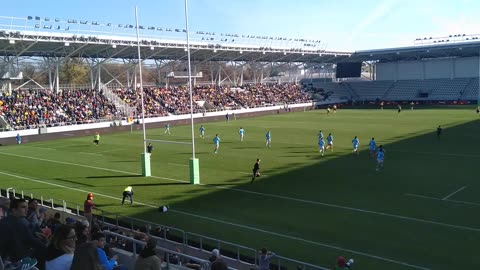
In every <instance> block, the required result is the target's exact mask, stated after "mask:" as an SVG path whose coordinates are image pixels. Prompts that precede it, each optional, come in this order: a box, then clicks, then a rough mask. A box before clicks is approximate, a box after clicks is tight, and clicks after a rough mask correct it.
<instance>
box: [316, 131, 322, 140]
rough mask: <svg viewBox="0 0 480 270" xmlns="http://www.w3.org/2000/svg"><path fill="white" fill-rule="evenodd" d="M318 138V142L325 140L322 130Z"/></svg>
mask: <svg viewBox="0 0 480 270" xmlns="http://www.w3.org/2000/svg"><path fill="white" fill-rule="evenodd" d="M317 136H318V140H321V139H323V132H322V131H321V130H320V131H319V132H318V135H317Z"/></svg>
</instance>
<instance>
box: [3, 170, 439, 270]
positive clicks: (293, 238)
mask: <svg viewBox="0 0 480 270" xmlns="http://www.w3.org/2000/svg"><path fill="white" fill-rule="evenodd" d="M0 174H3V175H7V176H11V177H16V178H20V179H24V180H28V181H31V182H36V183H41V184H45V185H51V186H55V187H59V188H63V189H69V190H73V191H77V192H82V193H89V192H93V191H92V190H90V191H88V190H84V189H79V188H73V187H68V186H64V185H60V184H55V183H51V182H48V181H42V180H38V179H33V178H29V177H25V176H19V175H15V174H11V173H8V172H4V171H0ZM94 193H95V196H100V197H105V198H109V199H113V200H117V201H121V200H122V199H121V198H119V197H115V196H111V195H106V194H101V193H98V192H94ZM135 204H139V205H143V206H146V207H149V208H155V209H156V208H158V206H156V205H151V204H146V203H142V202H137V201H135ZM169 211H171V212H174V213H178V214H182V215H187V216H192V217H195V218H200V219H206V220H209V221H213V222H217V223H222V224H226V225H230V226H235V227H239V228H243V229H248V230H252V231H257V232H261V233H265V234H270V235H274V236H278V237H282V238H286V239H290V240H296V241H300V242H305V243H308V244H313V245H317V246H321V247H326V248H330V249H335V250H340V251H344V252H350V253H353V254H357V255H361V256H365V257H369V258H373V259H377V260H381V261H385V262H389V263H394V264H399V265H403V266H408V267H411V268H415V269H421V270H430V268H426V267H422V266H418V265H413V264H409V263H406V262H402V261H397V260H392V259H388V258H385V257H381V256H377V255H372V254H368V253H364V252H360V251H355V250H351V249H345V248H342V247H339V246H333V245H329V244H324V243H320V242H315V241H311V240H306V239H303V238H300V237H295V236H290V235H285V234H281V233H275V232H272V231H267V230H263V229H259V228H255V227H252V226H248V225H242V224H237V223H233V222H228V221H222V220H219V219H217V218H210V217H206V216H204V215H197V214H192V213H188V212H184V211H179V210H174V209H169Z"/></svg>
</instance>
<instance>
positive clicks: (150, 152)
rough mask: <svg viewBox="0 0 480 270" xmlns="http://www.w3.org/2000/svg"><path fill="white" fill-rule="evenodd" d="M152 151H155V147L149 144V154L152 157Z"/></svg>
mask: <svg viewBox="0 0 480 270" xmlns="http://www.w3.org/2000/svg"><path fill="white" fill-rule="evenodd" d="M152 151H153V145H152V144H151V143H148V146H147V153H149V154H150V156H151V155H152Z"/></svg>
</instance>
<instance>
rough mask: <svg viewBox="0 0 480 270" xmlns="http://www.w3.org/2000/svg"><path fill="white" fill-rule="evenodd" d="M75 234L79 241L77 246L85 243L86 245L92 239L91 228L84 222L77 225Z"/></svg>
mask: <svg viewBox="0 0 480 270" xmlns="http://www.w3.org/2000/svg"><path fill="white" fill-rule="evenodd" d="M75 233H76V235H77V241H76V245H77V246H79V245H81V244H83V243H86V242H87V241H88V239H89V238H90V230H89V227H88V226H86V225H85V224H83V223H82V222H77V223H75Z"/></svg>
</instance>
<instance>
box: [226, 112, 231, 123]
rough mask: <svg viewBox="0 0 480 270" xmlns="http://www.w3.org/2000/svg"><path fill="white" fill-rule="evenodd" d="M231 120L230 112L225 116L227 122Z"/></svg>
mask: <svg viewBox="0 0 480 270" xmlns="http://www.w3.org/2000/svg"><path fill="white" fill-rule="evenodd" d="M229 120H230V115H229V114H228V112H227V114H226V115H225V121H227V122H228V121H229Z"/></svg>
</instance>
